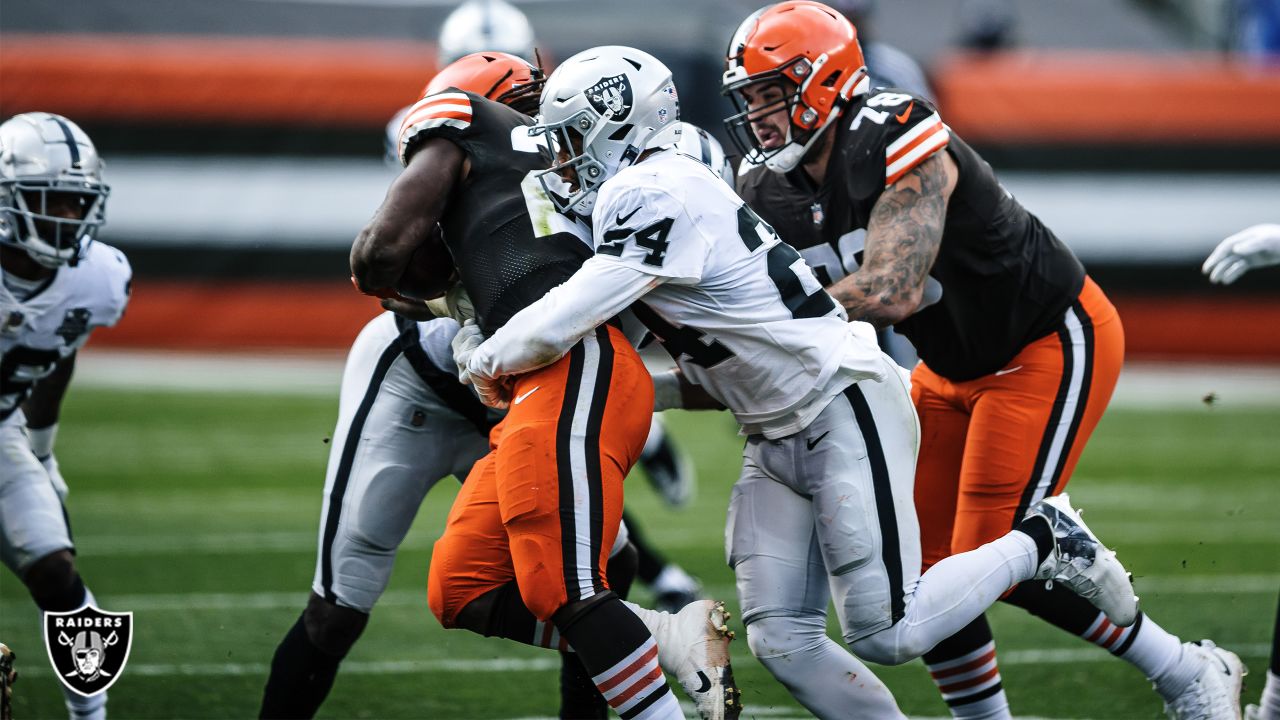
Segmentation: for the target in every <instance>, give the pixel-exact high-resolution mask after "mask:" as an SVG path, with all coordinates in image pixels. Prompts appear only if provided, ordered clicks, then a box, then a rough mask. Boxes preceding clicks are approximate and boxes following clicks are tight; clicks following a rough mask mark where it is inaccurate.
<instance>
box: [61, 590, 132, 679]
mask: <svg viewBox="0 0 1280 720" xmlns="http://www.w3.org/2000/svg"><path fill="white" fill-rule="evenodd" d="M132 645H133V613H131V612H125V613H113V612H104V611H102V610H99V609H98V608H96V607H93V606H91V605H86V606H85V607H82V608H80V609H79V610H74V611H72V612H50V613H45V615H44V646H45V649H46V650H48V651H49V662H51V663H53V669H54V670H55V671H56V672H57V674H58V679H59V680H61V681H62V684H63V685H66V686H67V687H68V688H70V689H71V691H72V692H75V693H79V694H81V695H96V694H97V693H100V692H102V691H103V690H106V689H107V688H109V687H111V686H112V685H113V684H114V683H115V681H116V680H118V679H119V678H120V672H121V671H122V670H124V665H125V663H126V662H128V661H129V650H130V648H131V647H132Z"/></svg>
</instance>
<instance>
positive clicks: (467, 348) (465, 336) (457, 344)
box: [449, 320, 484, 385]
mask: <svg viewBox="0 0 1280 720" xmlns="http://www.w3.org/2000/svg"><path fill="white" fill-rule="evenodd" d="M483 343H484V333H483V332H481V331H480V326H479V325H476V321H475V320H467V321H466V322H464V323H462V327H461V328H459V329H458V334H457V335H454V336H453V340H452V341H450V343H449V346H450V347H452V348H453V362H454V363H455V364H456V365H457V366H458V382H461V383H462V384H463V385H471V384H472V382H473V380H472V377H471V373H470V372H468V371H467V364H468V363H470V362H471V355H472V354H473V353H474V352H475V351H476V348H478V347H480V345H482V344H483Z"/></svg>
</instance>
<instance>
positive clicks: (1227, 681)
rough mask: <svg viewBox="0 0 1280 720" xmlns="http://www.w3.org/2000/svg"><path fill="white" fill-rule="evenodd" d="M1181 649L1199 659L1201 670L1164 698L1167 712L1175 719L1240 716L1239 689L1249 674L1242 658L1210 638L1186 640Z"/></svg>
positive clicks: (1237, 718)
mask: <svg viewBox="0 0 1280 720" xmlns="http://www.w3.org/2000/svg"><path fill="white" fill-rule="evenodd" d="M1182 649H1183V652H1189V653H1193V654H1194V655H1196V656H1197V657H1198V658H1199V659H1200V673H1199V674H1198V675H1196V679H1195V680H1193V681H1191V684H1190V685H1188V686H1187V687H1186V688H1184V689H1183V691H1182V692H1181V693H1178V696H1177V697H1174V698H1169V699H1167V700H1166V701H1165V705H1164V712H1165V714H1166V715H1168V716H1169V717H1170V718H1173V720H1240V690H1241V688H1242V686H1243V684H1244V676H1245V675H1247V674H1248V670H1246V669H1245V667H1244V663H1242V662H1240V658H1239V657H1237V656H1236V654H1235V653H1233V652H1231V651H1230V650H1223V649H1222V648H1220V647H1218V646H1216V645H1214V644H1213V642H1212V641H1209V640H1201V641H1200V642H1195V643H1192V642H1189V643H1183V644H1182Z"/></svg>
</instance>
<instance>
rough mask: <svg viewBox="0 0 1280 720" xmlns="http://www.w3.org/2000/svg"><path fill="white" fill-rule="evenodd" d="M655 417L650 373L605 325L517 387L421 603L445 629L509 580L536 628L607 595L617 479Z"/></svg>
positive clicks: (455, 511)
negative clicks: (569, 608)
mask: <svg viewBox="0 0 1280 720" xmlns="http://www.w3.org/2000/svg"><path fill="white" fill-rule="evenodd" d="M652 416H653V382H652V380H651V379H650V377H649V371H648V370H646V369H645V366H644V363H643V362H642V361H641V360H640V356H639V355H638V354H636V351H635V349H634V348H632V347H631V345H630V343H628V342H627V339H626V337H625V336H623V334H622V332H621V331H619V330H617V329H616V328H613V327H611V326H604V327H601V328H598V329H597V330H595V332H594V333H592V334H591V335H588V336H587V337H586V338H584V339H583V340H582V341H581V342H579V343H578V344H577V345H575V346H574V347H573V349H572V350H570V351H569V353H568V354H567V355H565V356H564V357H563V358H561V359H560V360H558V361H556V362H555V363H553V364H551V365H548V366H547V367H544V368H541V369H538V370H535V371H533V372H530V373H526V374H524V375H521V376H519V377H518V378H516V382H515V386H514V388H513V390H512V403H511V409H510V411H508V413H507V416H506V418H505V419H504V420H503V421H502V422H501V423H500V424H499V425H498V426H497V427H495V428H494V429H493V431H492V432H491V433H490V436H489V438H490V439H489V444H490V450H489V454H488V455H485V456H484V457H483V458H481V459H480V460H479V461H478V462H477V463H476V464H475V466H474V467H473V468H472V469H471V473H470V474H468V475H467V479H466V482H464V483H463V484H462V490H461V491H460V492H459V493H458V497H457V498H456V499H455V500H454V503H453V508H452V509H451V510H450V512H449V519H448V522H447V523H446V525H445V530H444V535H443V536H442V537H441V538H440V539H439V540H437V541H436V544H435V549H434V551H433V552H432V556H431V571H430V574H429V579H428V584H427V600H428V603H429V604H430V605H431V612H432V613H434V614H435V616H436V618H438V619H439V620H440V623H441V624H442V625H444V626H445V627H454V626H455V624H456V620H457V617H458V613H459V612H460V611H461V610H462V608H464V607H466V606H467V604H468V603H470V602H471V601H472V600H475V599H476V598H478V597H479V596H481V595H483V594H484V593H486V592H489V591H490V590H492V589H494V588H497V587H499V586H501V585H505V584H506V583H508V582H510V581H511V580H512V579H514V580H515V581H516V583H517V585H518V586H519V588H520V596H521V597H522V598H523V600H524V603H525V605H526V606H528V608H529V610H530V611H531V612H532V613H533V614H534V615H535V616H536V617H537V618H538V619H539V620H543V621H547V620H549V619H550V618H551V615H552V614H553V613H555V611H556V610H559V609H560V608H561V607H563V606H564V605H566V604H567V603H569V602H572V601H576V600H584V599H586V598H589V597H591V596H593V595H595V594H596V593H599V592H602V591H604V590H605V589H606V588H607V587H608V583H607V582H606V581H605V568H606V566H607V564H608V559H609V551H610V549H611V548H612V546H613V541H614V539H615V538H616V537H617V534H618V524H619V522H621V520H622V480H623V478H625V477H626V475H627V472H628V471H630V470H631V466H632V465H634V464H635V462H636V460H637V459H638V458H639V457H640V450H641V448H643V447H644V442H645V438H646V437H648V434H649V423H650V420H651V418H652Z"/></svg>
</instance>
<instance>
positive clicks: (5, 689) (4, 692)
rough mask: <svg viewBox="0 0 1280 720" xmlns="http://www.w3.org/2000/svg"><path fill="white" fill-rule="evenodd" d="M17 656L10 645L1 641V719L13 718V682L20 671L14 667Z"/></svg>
mask: <svg viewBox="0 0 1280 720" xmlns="http://www.w3.org/2000/svg"><path fill="white" fill-rule="evenodd" d="M15 658H17V655H15V654H14V652H13V651H12V650H10V649H9V646H8V645H5V644H4V643H0V720H13V704H12V703H13V683H14V681H15V680H17V679H18V671H16V670H14V669H13V661H14V659H15Z"/></svg>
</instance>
